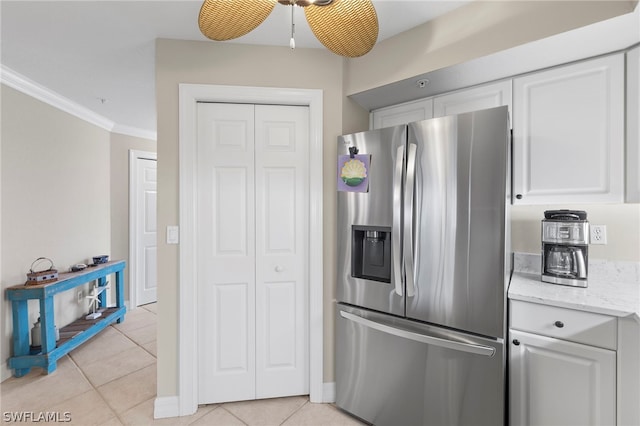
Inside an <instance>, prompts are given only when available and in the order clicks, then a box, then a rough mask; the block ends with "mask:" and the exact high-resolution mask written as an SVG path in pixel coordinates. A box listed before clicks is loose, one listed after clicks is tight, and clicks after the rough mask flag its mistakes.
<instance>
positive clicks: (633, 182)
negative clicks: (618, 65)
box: [627, 47, 640, 203]
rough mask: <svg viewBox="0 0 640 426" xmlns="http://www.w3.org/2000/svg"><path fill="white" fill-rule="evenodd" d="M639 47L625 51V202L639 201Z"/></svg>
mask: <svg viewBox="0 0 640 426" xmlns="http://www.w3.org/2000/svg"><path fill="white" fill-rule="evenodd" d="M638 168H640V47H636V48H635V49H632V50H630V51H629V52H627V202H628V203H639V202H640V170H638Z"/></svg>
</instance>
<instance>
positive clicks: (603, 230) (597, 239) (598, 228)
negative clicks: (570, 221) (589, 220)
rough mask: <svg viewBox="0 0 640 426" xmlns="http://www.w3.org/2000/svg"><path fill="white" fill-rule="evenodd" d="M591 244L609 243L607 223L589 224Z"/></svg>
mask: <svg viewBox="0 0 640 426" xmlns="http://www.w3.org/2000/svg"><path fill="white" fill-rule="evenodd" d="M589 230H590V234H591V235H590V237H591V238H590V240H591V244H607V225H589Z"/></svg>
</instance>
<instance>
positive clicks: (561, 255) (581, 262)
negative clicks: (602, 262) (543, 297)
mask: <svg viewBox="0 0 640 426" xmlns="http://www.w3.org/2000/svg"><path fill="white" fill-rule="evenodd" d="M588 250H589V222H588V221H587V213H586V212H584V211H582V210H547V211H545V212H544V220H543V221H542V281H544V282H547V283H553V284H562V285H569V286H574V287H586V286H587V269H588Z"/></svg>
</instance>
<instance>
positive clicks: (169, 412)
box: [153, 396, 180, 419]
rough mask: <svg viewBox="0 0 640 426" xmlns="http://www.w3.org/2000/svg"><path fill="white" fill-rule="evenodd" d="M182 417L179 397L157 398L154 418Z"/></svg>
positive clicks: (154, 404) (154, 406)
mask: <svg viewBox="0 0 640 426" xmlns="http://www.w3.org/2000/svg"><path fill="white" fill-rule="evenodd" d="M179 415H180V400H179V399H178V397H177V396H161V397H157V398H156V400H155V401H154V403H153V418H154V419H164V418H167V417H178V416H179Z"/></svg>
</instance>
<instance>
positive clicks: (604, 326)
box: [509, 300, 618, 350]
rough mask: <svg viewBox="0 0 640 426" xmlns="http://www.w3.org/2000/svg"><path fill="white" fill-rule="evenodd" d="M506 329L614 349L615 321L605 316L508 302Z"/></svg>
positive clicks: (615, 345)
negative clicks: (507, 324)
mask: <svg viewBox="0 0 640 426" xmlns="http://www.w3.org/2000/svg"><path fill="white" fill-rule="evenodd" d="M509 326H510V328H513V329H517V330H522V331H528V332H530V333H535V334H542V335H544V336H549V337H556V338H558V339H564V340H569V341H572V342H578V343H584V344H587V345H591V346H598V347H601V348H607V349H613V350H615V349H616V348H617V333H618V326H617V320H616V318H615V317H610V316H608V315H601V314H594V313H592V312H584V311H576V310H574V309H566V308H558V307H556V306H548V305H541V304H537V303H529V302H522V301H519V300H511V301H510V310H509Z"/></svg>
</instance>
